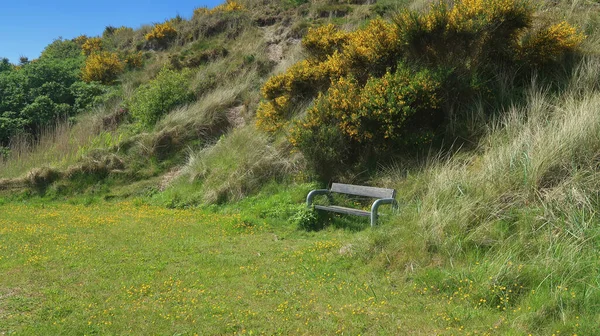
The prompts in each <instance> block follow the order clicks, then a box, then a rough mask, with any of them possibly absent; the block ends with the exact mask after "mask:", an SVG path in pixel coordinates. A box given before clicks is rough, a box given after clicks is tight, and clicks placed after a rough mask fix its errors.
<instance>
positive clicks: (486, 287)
mask: <svg viewBox="0 0 600 336" xmlns="http://www.w3.org/2000/svg"><path fill="white" fill-rule="evenodd" d="M599 65H600V60H598V59H588V60H586V61H584V62H583V63H582V64H581V65H580V66H579V68H578V69H577V70H576V71H575V73H574V75H573V79H572V81H571V83H570V84H569V86H568V88H567V90H566V91H565V92H563V93H561V94H559V95H556V94H552V93H550V92H549V91H548V90H546V89H545V88H543V87H539V85H537V84H535V83H534V84H532V88H531V90H530V92H529V93H528V95H527V96H528V98H527V104H526V105H525V106H523V107H512V108H510V109H509V110H508V111H506V112H505V113H504V114H503V116H502V117H501V118H500V119H499V120H498V121H496V122H494V123H492V124H491V126H490V127H489V129H488V135H487V136H484V137H483V139H482V140H481V141H480V144H479V146H478V148H477V149H476V150H475V151H470V152H465V153H460V152H459V153H458V154H455V155H453V156H451V157H449V158H448V157H441V156H438V157H435V158H432V159H431V160H430V162H429V164H428V165H427V166H426V167H425V168H421V169H420V170H416V171H412V172H411V171H410V170H408V173H407V170H406V169H405V170H402V171H399V170H397V169H390V170H389V171H387V172H386V173H385V175H387V177H381V178H382V179H386V180H387V181H388V182H391V183H392V184H395V187H396V188H397V189H398V190H399V192H398V194H399V195H400V198H401V199H402V201H401V203H402V204H403V206H402V207H401V214H400V215H399V217H398V218H396V219H395V222H396V225H394V226H391V227H389V228H387V229H386V230H385V231H384V232H385V233H379V234H375V235H374V237H375V238H374V239H373V240H372V241H371V244H370V247H369V248H370V249H372V250H373V251H378V253H375V255H380V254H381V252H382V251H384V252H385V256H386V259H385V260H387V261H386V263H388V264H389V265H393V266H394V267H401V268H403V269H409V270H411V272H409V274H410V273H412V272H414V274H416V276H415V277H416V278H417V279H419V281H421V282H423V283H427V284H429V285H433V286H434V287H438V286H440V288H441V287H444V286H449V288H454V287H453V286H454V285H452V284H450V285H449V284H448V282H450V283H452V282H453V281H454V280H456V281H458V280H459V279H461V280H465V279H469V280H470V281H475V283H476V285H474V288H472V289H471V290H470V292H469V295H471V296H473V297H474V298H475V299H474V301H477V300H479V299H481V300H485V302H497V304H494V305H493V307H491V308H492V309H494V308H496V306H498V307H501V308H504V309H509V310H510V311H512V310H515V311H516V310H518V309H519V308H522V307H524V306H525V307H527V306H529V307H530V308H529V310H528V312H523V313H521V314H513V315H511V316H508V315H507V316H506V318H507V319H509V318H510V319H514V321H515V322H514V323H517V321H518V324H516V325H518V326H519V327H520V328H522V329H521V330H527V331H528V332H547V331H550V330H554V329H550V328H559V327H557V326H561V325H562V326H563V327H562V328H563V330H564V329H565V327H564V325H570V327H569V328H566V329H567V330H569V332H571V331H572V332H574V333H576V332H580V333H582V334H585V332H584V331H588V332H591V330H593V328H595V327H596V326H595V325H594V324H593V323H594V322H593V320H589V318H590V317H591V316H593V315H594V314H595V313H593V311H595V312H596V313H597V311H598V305H597V304H593V302H594V301H595V300H598V299H599V298H600V290H599V289H598V287H597V285H596V281H597V277H598V269H599V267H600V263H599V262H598V258H597V255H598V253H600V249H599V247H598V246H599V245H598V243H597V242H598V240H599V239H600V230H599V229H598V224H600V218H598V207H599V206H600V198H599V197H598V195H599V194H598V190H599V187H600V182H598V181H600V169H599V166H598V158H599V157H600V114H599V113H598V111H600V91H599V90H598V83H600V78H599V77H598V76H597V69H598V66H599ZM393 181H395V182H393ZM371 255H373V254H371ZM432 265H437V267H434V268H432V267H431V266H432ZM439 266H441V268H440V267H439ZM514 284H517V286H518V287H519V291H518V293H517V292H515V293H513V294H511V295H510V300H512V301H511V302H510V304H507V305H505V303H506V302H500V301H498V300H499V299H498V297H497V293H496V294H493V291H492V290H491V289H493V288H495V286H498V287H502V288H510V286H513V285H514ZM461 286H462V285H461ZM456 288H458V285H457V286H456ZM456 288H455V289H456ZM461 288H463V289H464V287H461ZM564 288H569V289H570V290H569V292H568V295H565V290H564ZM507 293H508V292H507ZM503 300H504V299H503ZM480 302H484V301H480ZM479 304H481V303H479ZM474 305H475V306H477V305H478V304H477V302H474ZM485 306H486V307H488V306H490V305H485ZM586 307H587V308H586ZM591 307H595V308H591ZM589 309H591V311H592V312H591V313H589V311H588V310H589ZM534 312H535V313H534ZM507 314H508V313H507ZM584 314H589V315H588V316H587V318H588V319H587V320H586V322H585V323H583V322H580V323H577V324H578V325H580V327H578V328H579V329H577V328H575V327H574V325H575V324H576V323H575V322H573V321H574V320H575V317H576V316H582V315H584ZM578 318H579V317H578ZM539 321H544V324H545V325H544V326H540V325H537V324H538V322H539ZM571 322H573V323H572V324H571Z"/></svg>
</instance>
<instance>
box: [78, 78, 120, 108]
mask: <svg viewBox="0 0 600 336" xmlns="http://www.w3.org/2000/svg"><path fill="white" fill-rule="evenodd" d="M69 89H70V91H71V94H72V95H73V96H74V97H75V101H74V103H73V109H74V111H75V112H84V111H87V110H88V109H89V108H91V107H94V106H98V105H100V104H102V103H104V102H105V101H106V98H107V95H108V94H109V93H110V92H114V89H111V87H109V86H106V85H102V84H100V83H98V82H91V83H85V82H76V83H74V84H73V85H71V87H70V88H69Z"/></svg>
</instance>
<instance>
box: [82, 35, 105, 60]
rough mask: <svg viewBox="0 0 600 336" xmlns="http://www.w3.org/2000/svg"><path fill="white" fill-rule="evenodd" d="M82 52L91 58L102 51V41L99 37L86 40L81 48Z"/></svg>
mask: <svg viewBox="0 0 600 336" xmlns="http://www.w3.org/2000/svg"><path fill="white" fill-rule="evenodd" d="M81 50H82V52H83V54H84V55H86V56H89V55H91V54H93V53H95V52H98V51H101V50H102V39H101V38H99V37H92V38H88V39H86V40H85V42H84V43H83V45H82V46H81Z"/></svg>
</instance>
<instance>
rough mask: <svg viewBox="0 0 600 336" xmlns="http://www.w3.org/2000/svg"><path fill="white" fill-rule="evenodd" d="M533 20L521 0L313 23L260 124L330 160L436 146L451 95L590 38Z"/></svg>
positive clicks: (476, 91) (271, 83) (469, 93)
mask: <svg viewBox="0 0 600 336" xmlns="http://www.w3.org/2000/svg"><path fill="white" fill-rule="evenodd" d="M532 22H533V9H532V8H531V7H530V6H528V5H527V4H526V2H524V1H522V0H456V1H454V3H453V4H452V5H450V4H449V3H448V2H445V1H439V2H435V3H433V4H432V5H431V8H430V10H429V11H427V12H417V11H405V12H403V13H400V14H398V15H397V16H396V17H395V19H394V21H393V22H388V21H385V20H383V19H375V20H372V21H370V22H369V23H368V25H367V26H365V27H364V28H362V29H358V30H356V31H353V32H344V31H341V30H339V29H338V28H336V27H335V26H334V25H332V24H329V25H325V26H322V27H318V28H313V29H309V31H308V33H307V35H306V36H305V37H304V39H303V41H302V45H303V47H304V48H305V50H306V51H307V54H308V57H307V58H306V59H305V60H303V61H300V62H298V63H296V64H294V65H292V66H291V67H290V68H288V70H287V71H286V72H285V73H282V74H278V75H275V76H273V77H271V78H270V79H269V80H267V82H266V83H265V84H264V86H263V88H262V96H263V98H264V100H263V101H262V102H261V103H260V104H259V107H258V110H257V126H258V127H259V128H260V129H262V130H265V131H268V132H276V131H278V130H281V129H284V130H287V131H288V132H289V134H290V141H291V143H292V144H293V145H294V146H296V147H298V148H300V149H301V150H302V151H303V153H304V154H305V157H308V158H309V161H311V160H312V161H313V162H320V164H325V165H330V164H333V162H329V163H327V162H326V161H327V158H328V157H335V158H336V160H338V162H344V160H346V159H348V158H351V157H352V156H353V155H354V156H356V155H357V154H358V153H359V152H360V150H359V148H362V149H367V148H368V150H367V151H379V150H386V149H388V148H391V147H393V146H413V145H418V144H424V143H428V142H430V141H431V140H432V139H433V137H432V135H433V132H434V131H435V130H436V128H438V127H439V126H440V125H442V124H443V122H444V120H445V118H447V117H448V116H449V115H450V113H452V107H448V106H449V105H453V104H454V103H453V102H446V104H443V103H444V102H443V101H442V98H443V97H446V99H447V98H449V97H453V99H455V100H457V101H460V100H461V99H463V100H464V101H466V100H468V99H471V98H472V97H477V96H478V95H481V94H488V93H489V92H491V90H490V89H489V87H488V86H489V85H494V84H493V82H494V80H493V78H494V76H495V75H494V74H495V73H497V71H498V69H507V68H509V69H520V68H524V69H525V71H527V72H530V70H532V69H531V68H527V67H528V66H536V65H540V64H544V63H546V62H552V61H555V60H558V59H559V58H560V57H561V55H563V54H565V53H567V52H572V51H575V50H576V49H577V48H578V46H579V45H580V44H581V42H582V41H583V38H584V36H583V35H582V34H580V33H578V32H577V30H576V29H575V28H574V27H572V26H570V25H569V24H568V23H566V22H562V23H559V24H556V25H553V26H550V27H548V28H546V29H542V30H539V31H537V32H536V33H534V34H531V33H530V32H531V30H532V29H531V26H532ZM527 37H529V38H527ZM515 71H518V70H515ZM490 83H492V84H490ZM315 98H316V100H315V101H314V105H313V106H312V107H311V108H310V109H309V110H308V112H307V114H306V116H305V117H303V118H302V119H301V120H297V121H295V122H292V120H294V118H295V117H296V115H297V114H298V112H299V108H298V107H299V106H302V105H303V104H306V103H307V102H310V101H311V100H312V99H315ZM442 106H444V108H442ZM445 109H447V110H445ZM290 126H291V128H290ZM336 146H337V147H336Z"/></svg>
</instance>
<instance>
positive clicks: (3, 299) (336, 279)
mask: <svg viewBox="0 0 600 336" xmlns="http://www.w3.org/2000/svg"><path fill="white" fill-rule="evenodd" d="M251 203H252V201H251V200H248V201H247V203H245V204H243V205H242V208H244V209H250V208H252V207H251ZM267 203H268V202H266V203H263V205H264V204H267ZM255 211H259V212H260V211H261V210H260V206H259V205H257V207H256V209H255ZM258 218H259V217H254V218H253V219H251V220H249V219H245V215H244V214H240V213H237V211H236V208H235V207H229V208H226V210H221V212H220V213H214V212H211V211H210V209H205V210H200V209H193V210H176V209H166V208H164V207H159V206H151V205H146V204H141V203H139V202H131V201H128V202H119V203H111V202H98V203H93V204H91V205H87V206H86V205H80V204H73V203H64V202H63V203H46V204H41V203H39V202H38V203H36V202H34V203H28V204H21V203H7V204H4V205H0V274H2V276H1V277H0V335H4V334H21V335H59V334H60V335H92V334H101V335H111V334H113V335H123V334H142V335H194V334H200V335H202V334H205V335H215V334H244V335H251V334H283V335H288V334H311V335H318V334H328V335H332V334H344V335H358V334H363V335H364V334H367V335H377V334H382V335H396V334H426V335H431V334H447V335H454V334H479V335H483V334H499V335H500V334H506V333H511V334H518V330H519V329H518V324H517V325H516V327H515V323H514V322H515V321H516V320H515V321H513V322H511V323H508V322H509V321H511V314H512V313H511V312H507V311H502V310H498V309H492V308H490V309H488V308H485V307H484V306H477V305H474V304H472V302H471V300H465V298H462V297H461V296H462V294H463V293H462V291H463V289H462V288H461V289H460V291H461V293H460V294H461V295H442V294H440V293H439V292H437V291H436V290H434V289H429V288H421V287H417V286H416V285H415V283H413V282H412V281H411V280H410V278H407V277H406V276H403V275H402V274H401V273H398V272H397V271H396V273H392V272H391V271H386V268H385V267H374V265H372V263H370V262H369V261H368V260H367V259H365V258H361V256H360V255H359V253H360V248H359V247H357V246H360V245H361V242H362V241H364V240H366V239H369V236H370V235H372V234H374V231H372V230H371V229H367V227H368V223H366V222H365V223H364V228H365V229H364V230H356V228H354V229H352V230H350V229H347V228H346V229H345V228H334V227H333V226H331V227H329V228H328V229H325V230H322V231H319V232H305V231H299V230H297V229H296V228H294V227H293V226H292V225H291V224H289V223H288V222H286V221H281V220H277V221H274V220H268V219H266V220H264V221H261V220H260V219H258ZM376 230H377V229H376ZM464 288H465V290H467V288H468V286H465V287H464ZM515 309H516V308H515ZM515 316H516V315H515ZM513 317H514V316H513ZM515 330H516V332H515Z"/></svg>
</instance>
